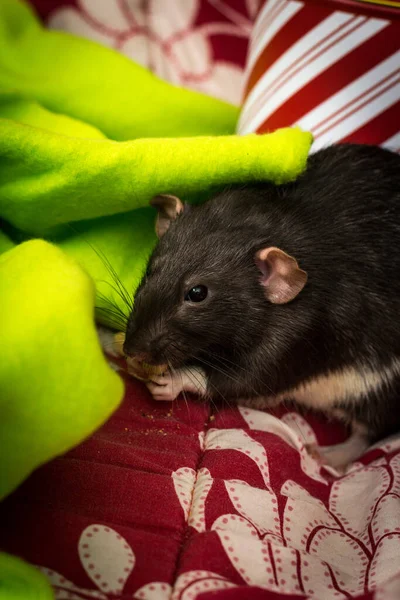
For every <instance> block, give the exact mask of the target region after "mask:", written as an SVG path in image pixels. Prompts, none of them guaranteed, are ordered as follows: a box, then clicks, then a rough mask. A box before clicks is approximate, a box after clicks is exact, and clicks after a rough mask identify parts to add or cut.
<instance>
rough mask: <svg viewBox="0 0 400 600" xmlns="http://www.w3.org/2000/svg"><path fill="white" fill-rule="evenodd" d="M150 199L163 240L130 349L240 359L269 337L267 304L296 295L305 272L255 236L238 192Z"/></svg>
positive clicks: (138, 298)
mask: <svg viewBox="0 0 400 600" xmlns="http://www.w3.org/2000/svg"><path fill="white" fill-rule="evenodd" d="M152 205H153V206H155V207H156V208H157V210H158V217H157V224H156V231H157V234H158V237H159V243H158V245H157V247H156V249H155V251H154V252H153V254H152V256H151V258H150V260H149V263H148V266H147V270H146V274H145V276H144V278H143V280H142V282H141V284H140V286H139V288H138V289H137V292H136V295H135V304H134V309H133V311H132V314H131V315H130V318H129V322H128V327H127V332H126V341H125V345H124V351H125V353H126V354H127V355H128V356H130V357H133V358H134V359H136V360H137V361H138V362H139V363H140V362H141V361H144V362H145V363H147V364H150V365H160V366H161V365H163V366H165V368H167V367H172V368H179V367H181V366H183V365H185V364H187V363H193V362H196V361H199V362H200V363H201V362H202V361H203V365H204V366H206V365H207V363H211V362H212V363H214V360H213V357H214V356H224V357H226V358H227V360H231V361H232V360H234V361H236V362H240V358H239V357H240V355H241V354H242V353H243V352H245V351H246V349H248V348H249V347H251V345H252V344H257V343H258V342H261V340H262V338H263V336H264V331H265V327H266V314H265V313H266V307H268V306H269V307H270V306H271V305H273V304H286V303H288V302H290V301H291V300H293V299H294V298H295V297H296V296H297V294H298V293H299V292H300V291H301V289H302V288H303V287H304V285H305V283H306V280H307V275H306V273H305V272H304V271H302V270H301V269H300V268H299V266H298V264H297V262H296V260H295V259H293V258H292V257H291V256H289V255H288V254H286V253H285V252H283V251H282V250H280V249H279V248H276V247H274V246H268V245H267V246H265V245H263V243H262V242H261V241H260V239H258V240H257V232H255V231H254V219H251V218H250V219H248V218H246V217H245V212H246V211H247V212H248V206H247V207H246V206H245V203H244V209H245V211H244V212H243V215H242V214H241V210H242V209H241V203H240V202H239V203H235V195H233V196H232V195H229V194H225V195H222V196H221V197H219V198H218V197H217V198H215V199H213V200H211V201H209V202H207V203H205V204H204V205H202V206H198V207H191V206H187V205H183V204H182V203H181V202H180V200H178V199H177V198H175V197H174V196H158V197H156V198H155V199H154V200H153V201H152ZM206 370H207V369H206Z"/></svg>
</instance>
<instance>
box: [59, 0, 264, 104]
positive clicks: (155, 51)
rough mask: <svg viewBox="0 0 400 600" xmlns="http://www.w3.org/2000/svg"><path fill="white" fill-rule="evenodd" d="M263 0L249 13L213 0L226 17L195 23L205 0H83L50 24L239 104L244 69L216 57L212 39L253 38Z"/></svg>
mask: <svg viewBox="0 0 400 600" xmlns="http://www.w3.org/2000/svg"><path fill="white" fill-rule="evenodd" d="M262 1H263V0H247V2H246V7H247V11H248V15H247V17H245V16H244V15H243V14H241V13H239V12H238V11H236V10H235V9H234V8H232V6H229V5H228V4H227V3H226V2H224V1H223V0H210V5H211V6H212V7H213V8H214V10H216V11H217V14H218V13H219V14H220V15H221V17H222V18H221V19H220V20H216V21H215V22H212V23H204V24H201V25H195V19H196V16H197V14H198V12H199V10H200V3H201V0H174V1H173V2H168V3H167V2H165V0H147V2H143V1H141V0H126V1H125V2H119V1H118V0H79V2H78V6H61V7H58V8H57V9H55V10H54V11H53V13H52V14H51V15H50V18H49V21H48V25H49V26H50V27H51V28H53V29H59V30H64V31H69V32H72V33H75V34H76V35H80V36H82V37H86V38H89V39H91V40H94V41H96V42H99V43H101V44H103V45H105V46H109V47H111V48H115V49H117V50H119V51H120V52H122V53H123V54H125V55H126V56H128V57H129V58H131V59H132V60H135V61H136V62H138V63H140V64H141V65H143V66H145V67H147V68H149V69H150V70H152V71H153V72H154V73H155V74H156V75H158V76H159V77H161V78H162V79H166V80H167V81H170V82H171V83H174V84H177V85H182V86H184V87H187V88H191V89H194V90H197V91H200V92H203V93H206V94H208V95H211V96H215V97H217V98H220V99H221V100H226V101H228V102H232V103H233V104H236V105H239V104H240V102H241V99H242V93H243V69H241V68H240V67H239V66H238V65H236V64H234V63H228V62H226V61H224V60H220V59H218V60H215V59H214V57H213V50H212V43H211V39H212V37H213V36H218V35H219V36H229V38H230V40H229V43H230V44H234V43H235V39H238V38H242V39H243V38H244V39H246V40H247V39H248V38H249V36H250V33H251V29H252V24H253V21H254V18H255V16H256V14H257V11H258V10H259V7H260V5H261V3H262ZM229 38H227V39H229ZM227 43H228V42H227Z"/></svg>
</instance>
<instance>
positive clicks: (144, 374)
mask: <svg viewBox="0 0 400 600" xmlns="http://www.w3.org/2000/svg"><path fill="white" fill-rule="evenodd" d="M124 342H125V333H124V332H123V331H119V332H118V333H116V334H115V335H114V346H115V350H116V351H117V352H118V354H119V355H120V356H124V351H123V346H124ZM126 362H127V365H128V373H129V374H130V375H132V376H133V377H136V379H140V380H141V381H149V380H150V378H151V377H154V376H155V375H163V373H165V372H166V371H168V365H151V364H149V363H146V362H144V361H140V360H138V359H137V358H135V357H128V358H127V359H126Z"/></svg>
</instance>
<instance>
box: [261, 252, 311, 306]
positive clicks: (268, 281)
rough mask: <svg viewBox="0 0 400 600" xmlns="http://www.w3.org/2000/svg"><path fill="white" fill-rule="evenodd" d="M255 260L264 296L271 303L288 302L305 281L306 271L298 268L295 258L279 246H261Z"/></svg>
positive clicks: (298, 291) (297, 292) (299, 290)
mask: <svg viewBox="0 0 400 600" xmlns="http://www.w3.org/2000/svg"><path fill="white" fill-rule="evenodd" d="M255 260H256V265H257V267H258V268H259V270H260V272H261V279H260V282H261V285H262V286H263V287H264V288H265V296H266V298H267V300H269V301H270V302H272V303H273V304H286V303H287V302H290V301H291V300H293V299H294V298H296V296H297V294H299V293H300V292H301V290H302V289H303V287H304V286H305V285H306V283H307V273H306V272H305V271H303V270H302V269H300V267H299V265H298V264H297V260H296V259H295V258H293V257H292V256H289V254H286V252H283V250H280V249H279V248H274V247H271V248H263V249H262V250H259V251H258V252H257V254H256V259H255Z"/></svg>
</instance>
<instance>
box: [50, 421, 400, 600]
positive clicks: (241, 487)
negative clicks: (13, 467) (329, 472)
mask: <svg viewBox="0 0 400 600" xmlns="http://www.w3.org/2000/svg"><path fill="white" fill-rule="evenodd" d="M246 411H247V409H246ZM240 412H241V414H242V415H243V416H244V418H245V419H246V422H247V424H248V425H249V427H252V428H253V429H250V430H249V431H248V432H246V431H244V430H243V429H235V428H232V429H222V430H221V429H210V430H208V431H207V432H206V435H205V437H204V449H203V450H202V451H201V456H202V457H203V458H202V461H203V460H204V457H205V456H207V455H208V453H211V454H212V455H213V456H215V457H216V456H217V455H216V454H215V453H218V454H219V453H221V452H224V451H228V452H230V453H232V451H235V452H238V453H240V454H241V455H242V456H243V460H245V464H246V462H247V463H248V461H249V460H250V461H251V462H252V463H253V464H254V467H255V470H254V472H256V473H259V475H258V477H257V479H258V481H259V482H260V485H261V487H254V485H250V484H249V483H248V482H247V481H245V480H244V479H240V478H230V479H225V480H222V484H223V488H222V489H223V490H224V493H225V494H226V499H225V500H224V501H222V502H221V504H220V506H221V507H225V508H226V506H227V504H226V502H229V506H230V511H229V512H226V511H225V512H222V511H221V514H219V515H218V516H216V517H213V519H212V520H211V521H210V520H209V516H208V515H210V514H211V513H213V514H214V515H215V498H216V496H215V495H214V494H213V495H212V497H213V498H214V501H212V500H211V495H210V492H211V490H212V488H213V486H214V485H215V484H216V483H217V484H218V485H220V484H221V479H220V478H216V479H214V478H213V475H212V469H211V470H210V469H209V468H206V467H204V466H199V469H198V471H197V473H196V471H195V470H193V469H191V468H189V467H181V468H179V469H177V470H176V471H174V472H172V473H171V486H172V487H173V489H174V491H175V498H176V502H177V503H178V505H180V506H181V508H182V510H183V512H184V515H185V519H186V521H187V524H188V527H189V529H188V532H191V535H192V540H193V539H195V538H196V537H199V538H200V537H201V536H202V535H204V533H206V532H207V535H210V534H211V535H215V536H216V538H215V539H218V540H219V544H220V551H221V554H220V555H219V557H218V561H217V564H221V565H222V564H223V563H224V561H225V562H227V563H228V564H230V565H231V567H232V568H233V569H234V570H235V571H236V573H237V576H239V577H240V579H241V580H242V582H243V583H242V584H241V585H238V583H237V581H236V580H234V581H230V580H229V579H228V578H227V577H226V576H225V573H226V571H224V574H222V572H221V573H217V572H215V571H212V572H211V571H208V570H188V571H186V572H184V573H179V564H178V565H177V568H178V576H177V579H176V581H175V582H174V584H173V585H171V584H170V583H167V582H162V581H150V582H149V583H146V584H145V585H141V587H139V588H138V589H137V590H136V591H135V592H134V593H133V598H135V599H136V600H167V599H171V600H178V599H179V600H195V599H196V598H197V597H198V596H200V595H201V594H203V593H205V592H211V591H215V592H217V591H218V592H222V591H223V590H228V589H231V588H237V587H243V586H246V585H247V586H255V587H258V588H262V589H264V590H268V591H271V592H275V593H279V594H292V595H294V596H297V595H298V596H299V597H303V598H304V596H306V597H307V598H308V599H310V600H313V599H315V600H320V599H321V598H324V600H344V599H348V598H350V597H351V598H356V597H359V596H360V595H361V594H363V593H366V592H368V591H370V590H376V593H375V598H376V599H377V600H383V599H385V600H387V599H389V600H394V598H397V597H398V596H396V594H397V591H398V589H399V586H400V581H399V580H400V568H399V560H398V557H399V556H400V493H399V492H400V455H399V454H394V453H384V452H383V450H382V449H383V448H385V447H387V442H383V443H382V445H381V447H380V455H379V457H378V458H377V459H376V460H375V461H372V462H371V463H370V464H369V465H362V466H360V467H359V468H357V469H355V470H352V471H350V472H348V473H347V475H345V476H343V477H341V478H339V479H336V480H331V481H330V483H329V488H327V487H326V486H327V482H325V481H324V482H322V481H317V480H316V479H315V477H314V475H315V474H314V472H313V471H312V470H311V471H310V473H308V472H307V469H302V471H301V472H300V476H301V481H302V483H299V482H297V481H294V480H293V479H289V478H288V479H286V480H284V479H283V483H282V485H281V486H280V489H279V492H278V489H277V487H276V483H273V482H274V477H275V476H276V464H275V462H274V460H275V459H274V454H273V453H271V455H270V456H269V453H268V445H267V444H266V445H263V444H262V443H261V442H260V441H257V440H255V439H253V438H252V436H251V433H252V431H254V435H257V433H259V432H260V431H261V432H263V433H272V434H273V435H274V436H277V438H278V439H281V440H284V441H285V443H289V444H290V445H291V447H293V446H294V447H296V446H297V450H298V451H299V448H298V446H299V445H300V446H301V444H303V443H304V439H305V441H306V442H315V440H316V436H315V434H314V432H313V431H312V429H311V427H310V425H309V424H307V423H305V422H304V423H303V422H302V421H301V417H299V416H298V415H292V414H290V415H287V416H286V418H285V419H284V421H285V422H284V421H278V420H277V419H275V418H274V417H271V416H269V415H264V414H261V413H260V414H257V411H250V412H245V411H244V409H241V410H240ZM294 420H295V422H296V428H295V429H297V426H299V427H300V428H301V431H302V433H301V436H300V437H299V438H298V436H299V433H298V431H297V432H296V431H295V430H292V431H290V427H289V423H290V424H293V421H294ZM277 421H278V422H277ZM300 440H302V441H301V442H300ZM300 451H301V448H300ZM227 456H228V455H227ZM231 456H232V454H231ZM244 457H246V458H244ZM230 460H231V459H230ZM202 461H200V463H199V465H201V462H202ZM237 464H238V466H239V468H242V466H243V463H240V461H238V462H237ZM249 464H251V463H249ZM240 465H242V466H240ZM235 466H236V462H234V463H233V465H232V464H231V473H232V472H234V471H235ZM241 473H242V476H243V470H242V471H241ZM260 476H261V478H260ZM307 482H308V483H310V485H309V486H307V487H306V483H307ZM322 484H324V485H322ZM313 485H314V486H315V485H316V486H319V487H318V489H320V490H321V489H322V490H325V492H324V494H323V495H322V496H321V497H319V496H318V495H317V494H315V492H313V491H312V489H313ZM219 489H221V488H219ZM77 553H78V556H79V558H80V561H81V564H82V567H83V569H84V571H85V572H86V574H87V575H88V577H89V578H90V579H91V580H92V582H93V584H94V586H95V587H96V588H97V589H93V590H91V589H87V588H81V587H79V586H76V585H75V584H74V583H72V582H71V581H69V580H67V579H66V578H65V577H63V576H62V575H60V574H59V573H57V572H55V571H52V570H50V569H46V568H42V571H43V572H44V573H45V574H46V575H47V577H48V578H49V580H50V581H51V583H52V584H53V586H54V589H55V597H56V600H61V599H63V600H64V598H65V594H66V593H67V592H68V594H67V597H68V598H69V599H70V600H82V599H83V598H93V599H98V600H108V599H109V598H111V597H115V596H116V595H120V594H124V588H125V586H126V582H127V580H128V578H130V576H131V575H132V574H133V573H134V568H135V562H136V557H135V553H134V550H133V549H132V547H131V545H130V544H129V543H128V542H127V541H126V540H125V539H124V538H123V536H121V535H120V534H119V533H118V532H117V531H115V530H114V529H112V528H110V527H106V526H104V525H101V524H92V525H90V526H88V527H86V528H85V529H84V530H83V531H82V533H81V536H80V539H79V542H78V547H77ZM243 589H244V587H243ZM385 594H386V595H385ZM248 597H249V598H251V595H249V596H248Z"/></svg>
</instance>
